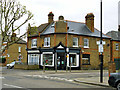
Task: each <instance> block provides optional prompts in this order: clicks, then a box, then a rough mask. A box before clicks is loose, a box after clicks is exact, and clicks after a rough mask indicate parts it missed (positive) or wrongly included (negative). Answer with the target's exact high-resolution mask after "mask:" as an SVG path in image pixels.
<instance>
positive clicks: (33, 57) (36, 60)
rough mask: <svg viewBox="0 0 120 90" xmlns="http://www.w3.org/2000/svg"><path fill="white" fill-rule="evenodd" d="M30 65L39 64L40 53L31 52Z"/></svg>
mask: <svg viewBox="0 0 120 90" xmlns="http://www.w3.org/2000/svg"><path fill="white" fill-rule="evenodd" d="M28 63H29V65H39V55H37V54H31V55H29V62H28Z"/></svg>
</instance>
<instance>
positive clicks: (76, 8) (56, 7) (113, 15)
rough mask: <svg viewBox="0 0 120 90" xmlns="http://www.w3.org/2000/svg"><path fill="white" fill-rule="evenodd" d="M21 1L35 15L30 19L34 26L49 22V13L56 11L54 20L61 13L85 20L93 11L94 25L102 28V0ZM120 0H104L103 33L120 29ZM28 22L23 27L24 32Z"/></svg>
mask: <svg viewBox="0 0 120 90" xmlns="http://www.w3.org/2000/svg"><path fill="white" fill-rule="evenodd" d="M19 1H20V3H21V4H22V5H24V6H26V8H27V10H30V11H31V12H32V13H33V15H34V17H33V19H32V20H31V21H30V23H31V24H32V26H39V25H40V24H43V23H47V22H48V13H49V12H51V11H52V12H53V13H54V20H55V21H56V20H58V17H59V16H60V15H63V16H64V19H65V20H71V21H77V22H85V16H86V15H87V14H88V13H93V14H94V16H95V18H94V26H95V28H97V29H98V30H100V1H101V0H19ZM119 1H120V0H102V2H103V33H107V32H109V31H111V30H114V31H117V30H118V2H119ZM27 26H28V24H25V25H24V26H23V27H22V32H21V33H23V32H24V30H25V29H26V28H27Z"/></svg>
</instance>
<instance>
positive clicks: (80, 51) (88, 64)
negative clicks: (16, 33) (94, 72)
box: [27, 12, 111, 69]
mask: <svg viewBox="0 0 120 90" xmlns="http://www.w3.org/2000/svg"><path fill="white" fill-rule="evenodd" d="M28 30H29V33H28V41H27V57H28V59H27V63H28V65H35V64H36V65H39V66H40V67H43V65H44V64H45V67H47V68H53V69H55V66H57V68H58V69H66V66H67V67H68V68H69V67H70V65H71V67H72V69H99V65H100V58H99V55H100V53H99V52H98V45H97V43H96V42H97V41H99V40H100V31H99V30H97V29H96V28H94V15H93V13H89V14H87V15H86V16H85V23H81V22H74V21H69V20H64V17H63V16H59V18H58V20H57V21H54V14H53V13H52V12H50V13H49V14H48V23H45V24H41V25H40V26H39V27H31V26H30V24H29V26H28ZM110 39H111V38H110V37H109V36H107V35H105V34H103V41H105V45H104V53H103V55H104V68H107V67H108V62H109V61H110Z"/></svg>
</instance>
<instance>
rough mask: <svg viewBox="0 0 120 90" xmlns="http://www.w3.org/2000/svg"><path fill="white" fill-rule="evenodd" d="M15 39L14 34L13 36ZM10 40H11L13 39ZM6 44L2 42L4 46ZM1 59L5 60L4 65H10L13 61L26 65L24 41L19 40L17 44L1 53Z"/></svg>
mask: <svg viewBox="0 0 120 90" xmlns="http://www.w3.org/2000/svg"><path fill="white" fill-rule="evenodd" d="M15 38H16V34H15ZM15 38H14V37H13V38H12V39H13V40H14V39H15ZM7 43H8V42H4V45H6V44H7ZM3 47H4V46H3ZM2 57H4V58H5V59H6V62H5V64H8V63H11V62H13V61H14V60H16V61H21V62H22V63H25V64H26V63H27V52H26V41H24V40H19V41H18V42H17V43H14V44H12V45H10V46H9V47H8V48H7V49H6V50H5V51H4V52H3V53H2Z"/></svg>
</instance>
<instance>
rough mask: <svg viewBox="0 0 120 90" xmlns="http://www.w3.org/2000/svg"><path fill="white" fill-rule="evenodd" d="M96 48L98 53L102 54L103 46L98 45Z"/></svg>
mask: <svg viewBox="0 0 120 90" xmlns="http://www.w3.org/2000/svg"><path fill="white" fill-rule="evenodd" d="M98 47H99V52H100V53H102V52H103V44H99V45H98Z"/></svg>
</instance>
